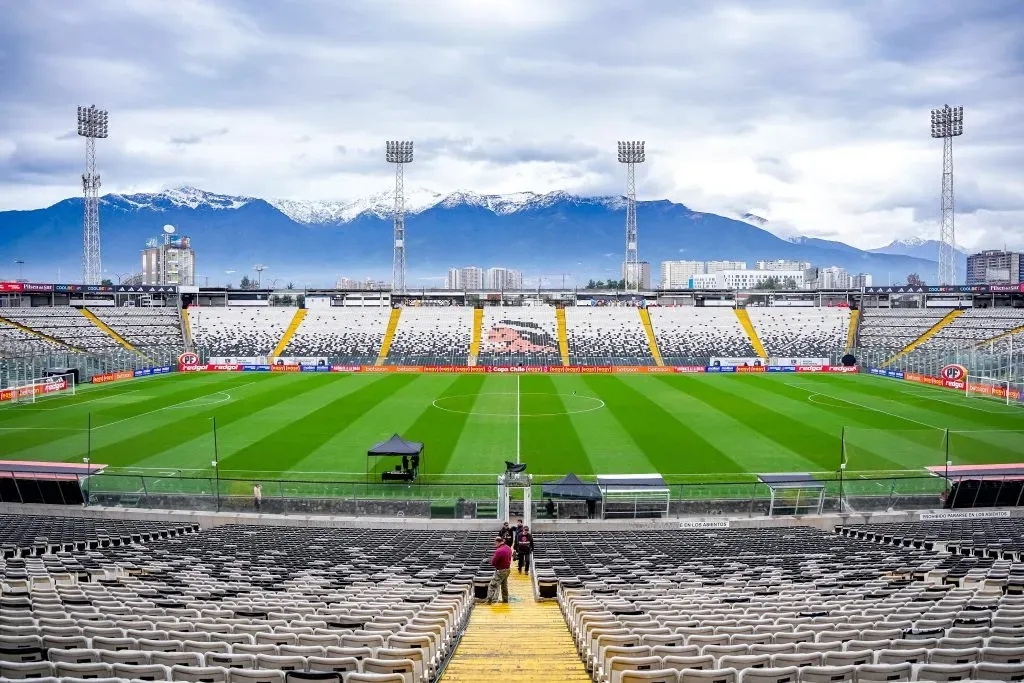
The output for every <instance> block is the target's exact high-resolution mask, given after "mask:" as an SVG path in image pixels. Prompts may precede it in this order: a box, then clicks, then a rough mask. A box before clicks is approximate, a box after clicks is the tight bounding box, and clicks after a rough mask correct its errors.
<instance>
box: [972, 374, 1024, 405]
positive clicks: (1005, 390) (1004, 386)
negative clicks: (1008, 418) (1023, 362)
mask: <svg viewBox="0 0 1024 683" xmlns="http://www.w3.org/2000/svg"><path fill="white" fill-rule="evenodd" d="M965 384H966V387H965V390H964V391H965V394H966V396H967V397H968V398H990V399H995V400H997V401H1000V402H1001V403H1005V404H1006V405H1008V406H1010V405H1024V403H1022V402H1021V398H1022V393H1021V392H1022V391H1024V385H1022V384H1021V383H1020V382H1012V381H1010V380H1007V379H1002V378H998V377H985V376H982V375H968V376H967V381H966V382H965Z"/></svg>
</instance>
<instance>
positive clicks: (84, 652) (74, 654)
mask: <svg viewBox="0 0 1024 683" xmlns="http://www.w3.org/2000/svg"><path fill="white" fill-rule="evenodd" d="M47 656H48V657H49V658H50V661H51V662H54V663H56V662H65V663H68V664H87V663H90V662H98V661H100V651H99V650H90V649H89V648H80V647H75V648H69V649H67V650H60V649H57V650H50V651H49V653H48V654H47Z"/></svg>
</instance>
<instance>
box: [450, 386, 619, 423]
mask: <svg viewBox="0 0 1024 683" xmlns="http://www.w3.org/2000/svg"><path fill="white" fill-rule="evenodd" d="M520 395H522V396H570V397H572V398H582V399H586V400H588V401H596V402H597V404H598V405H595V406H593V407H591V408H584V409H582V410H563V411H561V412H558V413H527V414H525V415H521V417H556V416H558V415H579V414H581V413H592V412H594V411H595V410H600V409H601V408H604V407H605V402H604V401H602V400H601V399H599V398H594V397H593V396H579V395H576V396H573V395H572V394H546V393H543V392H540V391H535V392H526V393H524V394H513V393H512V392H511V391H489V392H487V393H483V394H460V395H458V396H442V397H440V398H435V399H434V400H433V401H431V402H430V404H431V405H432V406H434V407H435V408H437V409H438V410H443V411H445V412H446V413H458V414H459V415H479V416H481V417H512V414H511V413H479V412H476V411H474V410H454V409H452V408H445V407H444V406H439V405H438V404H437V402H438V401H449V400H451V399H456V398H477V397H479V396H517V397H518V396H520ZM517 411H518V399H517Z"/></svg>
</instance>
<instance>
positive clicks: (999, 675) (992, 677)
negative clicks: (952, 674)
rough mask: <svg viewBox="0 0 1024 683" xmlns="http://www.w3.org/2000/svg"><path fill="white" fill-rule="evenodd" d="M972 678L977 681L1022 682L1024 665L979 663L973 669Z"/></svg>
mask: <svg viewBox="0 0 1024 683" xmlns="http://www.w3.org/2000/svg"><path fill="white" fill-rule="evenodd" d="M974 678H975V680H979V681H1021V680H1024V664H1000V663H996V662H979V663H978V664H977V665H975V667H974Z"/></svg>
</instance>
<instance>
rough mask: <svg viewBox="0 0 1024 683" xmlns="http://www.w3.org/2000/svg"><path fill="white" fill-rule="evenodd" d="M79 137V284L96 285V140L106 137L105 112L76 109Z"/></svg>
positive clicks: (98, 268) (92, 107)
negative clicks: (81, 146)
mask: <svg viewBox="0 0 1024 683" xmlns="http://www.w3.org/2000/svg"><path fill="white" fill-rule="evenodd" d="M78 134H79V135H81V136H82V137H83V138H85V173H83V174H82V193H83V194H84V195H85V216H84V219H83V221H82V227H83V230H82V233H83V234H82V282H83V283H85V284H87V285H98V284H99V283H100V277H101V274H102V273H103V263H102V261H101V259H100V174H99V173H97V172H96V140H97V138H105V137H107V111H106V110H105V109H97V108H96V105H95V104H92V105H89V106H88V107H79V108H78Z"/></svg>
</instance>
